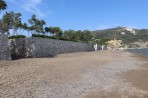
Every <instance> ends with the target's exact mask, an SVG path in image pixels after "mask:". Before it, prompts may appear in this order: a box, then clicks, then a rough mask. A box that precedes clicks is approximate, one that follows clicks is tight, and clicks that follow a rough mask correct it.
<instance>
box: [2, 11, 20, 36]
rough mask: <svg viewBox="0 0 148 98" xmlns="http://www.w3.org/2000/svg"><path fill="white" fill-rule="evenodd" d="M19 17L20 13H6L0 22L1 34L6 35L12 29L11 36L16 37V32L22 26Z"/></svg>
mask: <svg viewBox="0 0 148 98" xmlns="http://www.w3.org/2000/svg"><path fill="white" fill-rule="evenodd" d="M20 17H21V13H14V12H13V11H11V12H6V13H5V14H4V15H3V17H2V19H1V22H0V25H1V27H0V28H1V32H2V33H6V32H7V33H8V32H9V30H10V29H13V34H14V35H16V34H17V30H18V29H19V28H21V26H22V23H21V18H20ZM17 35H18V34H17Z"/></svg>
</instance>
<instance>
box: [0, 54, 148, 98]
mask: <svg viewBox="0 0 148 98" xmlns="http://www.w3.org/2000/svg"><path fill="white" fill-rule="evenodd" d="M147 76H148V59H146V58H143V57H140V56H138V55H133V54H132V53H129V52H123V51H98V52H82V53H71V54H61V55H58V56H56V57H53V58H28V59H20V60H14V61H0V98H148V84H147V81H148V78H147Z"/></svg>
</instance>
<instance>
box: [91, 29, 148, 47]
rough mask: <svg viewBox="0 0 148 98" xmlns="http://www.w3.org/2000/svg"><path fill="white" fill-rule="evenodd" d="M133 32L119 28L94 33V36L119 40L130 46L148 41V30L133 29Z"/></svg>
mask: <svg viewBox="0 0 148 98" xmlns="http://www.w3.org/2000/svg"><path fill="white" fill-rule="evenodd" d="M133 30H134V32H135V33H136V34H133V33H132V31H128V30H126V29H125V28H124V27H117V28H112V29H105V30H97V31H93V32H92V34H93V36H94V38H96V39H117V40H122V41H123V43H124V44H127V43H128V44H129V43H133V42H137V41H148V30H147V29H141V30H138V29H133Z"/></svg>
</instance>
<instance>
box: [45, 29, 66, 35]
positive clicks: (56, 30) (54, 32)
mask: <svg viewBox="0 0 148 98" xmlns="http://www.w3.org/2000/svg"><path fill="white" fill-rule="evenodd" d="M45 31H46V32H47V33H49V32H50V33H51V34H53V35H54V36H56V37H61V36H62V34H63V31H62V30H61V29H60V27H45Z"/></svg>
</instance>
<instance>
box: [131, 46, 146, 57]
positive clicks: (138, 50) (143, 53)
mask: <svg viewBox="0 0 148 98" xmlns="http://www.w3.org/2000/svg"><path fill="white" fill-rule="evenodd" d="M128 51H130V52H132V53H136V54H139V55H141V56H143V57H145V58H148V48H144V49H131V50H128Z"/></svg>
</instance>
